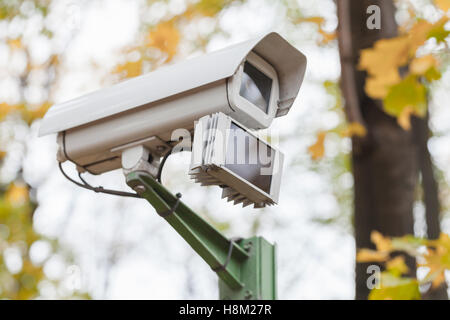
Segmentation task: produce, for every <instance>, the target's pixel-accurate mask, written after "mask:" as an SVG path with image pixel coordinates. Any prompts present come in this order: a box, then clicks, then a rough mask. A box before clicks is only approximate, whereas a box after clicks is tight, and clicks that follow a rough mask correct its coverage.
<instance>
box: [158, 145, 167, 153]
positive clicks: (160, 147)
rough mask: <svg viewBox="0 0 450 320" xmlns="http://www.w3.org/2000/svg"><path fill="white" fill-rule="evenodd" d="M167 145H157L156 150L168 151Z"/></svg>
mask: <svg viewBox="0 0 450 320" xmlns="http://www.w3.org/2000/svg"><path fill="white" fill-rule="evenodd" d="M166 149H167V147H166V146H157V147H156V150H158V151H159V152H164V151H166Z"/></svg>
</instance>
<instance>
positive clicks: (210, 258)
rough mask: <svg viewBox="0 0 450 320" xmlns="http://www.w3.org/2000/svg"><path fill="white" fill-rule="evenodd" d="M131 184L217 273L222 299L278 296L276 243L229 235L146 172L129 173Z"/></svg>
mask: <svg viewBox="0 0 450 320" xmlns="http://www.w3.org/2000/svg"><path fill="white" fill-rule="evenodd" d="M127 184H128V185H129V186H130V187H131V188H133V189H134V190H135V191H136V192H137V193H138V194H139V195H140V196H141V197H142V198H144V199H146V200H147V201H148V202H149V203H150V204H151V205H152V206H153V207H154V208H155V210H156V212H157V213H158V214H159V215H160V216H162V217H163V218H164V219H165V220H166V221H167V222H168V223H169V224H170V225H171V226H172V227H173V228H174V229H175V230H176V231H177V232H178V234H180V235H181V236H182V237H183V238H184V239H185V240H186V242H187V243H189V245H190V246H191V247H192V248H193V249H194V250H195V251H196V252H197V253H198V254H199V255H200V256H201V257H202V258H203V260H204V261H205V262H206V263H207V264H208V265H209V266H210V267H211V268H212V269H213V270H214V271H215V272H216V273H217V275H218V276H219V278H220V283H219V291H220V296H221V299H266V300H269V299H275V298H276V290H275V289H276V284H275V247H274V245H271V244H270V243H269V242H267V241H266V240H264V239H263V238H261V237H252V238H249V239H243V240H229V239H227V238H226V237H225V236H224V235H223V234H221V233H220V232H219V231H218V230H216V229H215V228H214V227H213V226H211V225H210V224H209V223H208V222H206V221H205V220H203V219H202V218H201V217H200V216H198V215H197V214H196V213H195V212H193V211H192V210H191V209H190V208H189V207H187V206H186V205H185V204H184V203H183V202H181V201H180V197H181V196H180V195H177V196H174V195H173V194H172V193H170V192H169V191H168V190H167V189H166V188H164V186H162V185H161V184H160V183H158V182H157V181H156V180H155V179H153V177H152V176H151V175H150V174H148V173H146V172H143V171H134V172H131V173H129V174H128V175H127Z"/></svg>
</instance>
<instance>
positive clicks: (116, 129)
mask: <svg viewBox="0 0 450 320" xmlns="http://www.w3.org/2000/svg"><path fill="white" fill-rule="evenodd" d="M305 69H306V58H305V56H304V55H303V54H302V53H301V52H300V51H298V50H297V49H295V48H294V47H293V46H291V45H290V44H289V43H288V42H287V41H286V40H284V39H283V38H282V37H281V36H280V35H279V34H277V33H269V34H267V35H264V36H262V37H260V38H258V39H255V40H251V41H247V42H244V43H241V44H237V45H235V46H231V47H228V48H225V49H223V50H220V51H216V52H213V53H210V54H207V55H204V56H200V57H197V58H193V59H190V60H187V61H184V62H181V63H178V64H174V65H170V66H166V67H162V68H160V69H158V70H156V71H154V72H151V73H149V74H146V75H143V76H140V77H136V78H133V79H130V80H127V81H124V82H121V83H119V84H116V85H113V86H111V87H109V88H105V89H101V90H98V91H95V92H93V93H90V94H87V95H85V96H82V97H79V98H76V99H73V100H70V101H68V102H64V103H60V104H57V105H54V106H53V107H51V108H50V110H49V111H48V112H47V114H46V115H45V117H44V119H43V120H42V123H41V127H40V131H39V135H40V136H43V135H47V134H52V133H58V144H59V151H58V160H59V161H60V162H64V161H66V160H69V161H71V162H73V163H75V164H76V165H77V168H78V170H79V171H88V172H90V173H92V174H101V173H104V172H107V171H111V170H115V169H118V168H121V154H122V152H123V151H124V150H126V149H129V148H131V147H134V146H137V145H142V146H144V147H146V148H147V149H148V150H149V151H150V153H151V154H152V156H154V157H156V158H157V157H160V156H162V155H164V154H165V153H166V152H167V151H168V150H169V149H171V148H172V147H173V146H174V145H176V144H177V143H178V142H179V141H178V138H179V137H174V136H173V132H174V130H176V129H181V128H183V129H186V130H188V131H189V132H190V133H191V134H193V130H194V122H195V121H196V120H198V119H200V118H202V117H204V116H206V115H211V114H214V113H218V112H221V113H223V114H226V115H228V116H230V117H231V118H232V119H235V120H237V121H239V122H240V123H241V124H243V125H244V126H246V127H247V128H249V129H264V128H267V127H269V126H270V125H271V123H272V121H273V119H274V118H275V117H279V116H283V115H285V114H287V113H288V111H289V109H290V107H291V106H292V104H293V103H294V100H295V98H296V97H297V95H298V92H299V89H300V86H301V84H302V81H303V77H304V73H305ZM244 83H245V85H244ZM255 85H256V86H257V87H258V89H259V92H260V93H261V94H260V96H257V95H255V92H256V91H255V90H254V89H255V88H254V87H255ZM246 97H247V98H248V99H247V98H246Z"/></svg>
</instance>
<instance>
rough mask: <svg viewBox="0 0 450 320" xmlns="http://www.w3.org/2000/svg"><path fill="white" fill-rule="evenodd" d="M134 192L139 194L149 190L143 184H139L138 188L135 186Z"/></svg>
mask: <svg viewBox="0 0 450 320" xmlns="http://www.w3.org/2000/svg"><path fill="white" fill-rule="evenodd" d="M133 189H134V191H136V192H137V193H143V192H145V191H146V190H147V189H146V188H145V186H143V185H142V184H138V185H137V186H135V187H134V188H133Z"/></svg>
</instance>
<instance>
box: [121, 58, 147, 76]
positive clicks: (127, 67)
mask: <svg viewBox="0 0 450 320" xmlns="http://www.w3.org/2000/svg"><path fill="white" fill-rule="evenodd" d="M114 72H115V73H118V74H122V75H123V76H124V77H126V78H133V77H137V76H139V75H140V74H141V73H142V59H139V60H137V61H128V62H126V63H124V64H121V65H118V66H117V67H116V69H115V70H114Z"/></svg>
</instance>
